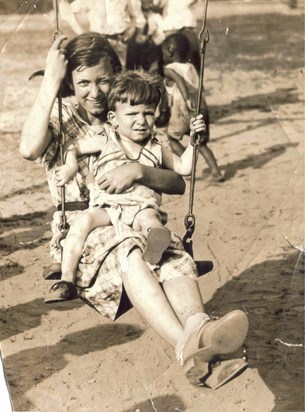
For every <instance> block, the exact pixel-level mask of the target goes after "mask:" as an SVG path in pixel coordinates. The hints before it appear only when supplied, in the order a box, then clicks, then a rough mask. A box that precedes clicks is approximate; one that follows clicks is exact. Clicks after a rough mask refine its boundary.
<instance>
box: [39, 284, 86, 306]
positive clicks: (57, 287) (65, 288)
mask: <svg viewBox="0 0 305 412" xmlns="http://www.w3.org/2000/svg"><path fill="white" fill-rule="evenodd" d="M77 297H78V296H77V290H76V286H75V284H74V283H72V282H68V281H66V280H60V281H59V282H56V283H54V284H53V285H52V286H51V288H50V291H49V293H48V295H47V297H46V299H45V301H44V303H57V302H65V301H67V300H73V299H76V298H77Z"/></svg>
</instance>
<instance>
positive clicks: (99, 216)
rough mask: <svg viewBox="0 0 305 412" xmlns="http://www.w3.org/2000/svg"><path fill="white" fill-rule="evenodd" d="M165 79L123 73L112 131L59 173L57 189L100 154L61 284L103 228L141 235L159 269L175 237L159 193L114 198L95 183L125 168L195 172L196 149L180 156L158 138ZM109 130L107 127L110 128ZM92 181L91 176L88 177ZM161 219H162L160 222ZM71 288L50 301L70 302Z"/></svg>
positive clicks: (198, 127) (81, 146)
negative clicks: (125, 228) (83, 161)
mask: <svg viewBox="0 0 305 412" xmlns="http://www.w3.org/2000/svg"><path fill="white" fill-rule="evenodd" d="M161 85H162V78H161V77H160V76H158V75H151V74H148V73H144V72H139V71H130V72H126V73H123V74H119V75H118V76H117V78H116V79H115V81H114V83H113V85H112V88H111V91H110V93H109V95H108V108H109V112H108V120H109V122H110V123H111V125H112V127H113V130H111V129H110V128H109V129H108V132H106V134H105V135H104V134H100V135H99V134H97V135H95V136H93V137H92V138H86V139H80V140H78V141H77V142H74V143H73V144H71V143H70V144H69V145H68V147H67V156H66V164H65V165H64V166H62V167H60V168H59V170H58V171H57V179H58V185H63V184H65V183H66V182H67V181H68V180H69V179H71V178H72V177H74V175H75V174H76V173H77V170H78V163H77V156H79V155H84V154H94V153H95V154H96V156H95V157H92V159H93V161H92V162H91V169H92V171H93V174H94V177H95V180H92V181H91V182H89V181H88V182H87V183H88V187H89V188H90V206H91V207H90V208H89V209H88V211H84V212H83V213H82V215H81V217H80V219H82V224H81V227H82V230H79V221H77V220H75V221H74V222H73V223H72V224H71V227H70V230H69V233H68V235H67V238H66V240H65V245H64V251H63V260H62V280H64V281H66V282H70V283H71V284H73V280H74V276H75V271H76V268H77V265H78V262H79V259H80V256H81V251H82V245H83V244H84V241H85V239H86V238H87V236H88V234H89V233H90V232H91V231H92V230H93V229H95V228H97V227H100V226H108V225H111V224H113V225H114V226H116V227H117V228H118V230H119V229H120V225H121V224H124V225H129V226H132V227H133V228H134V229H135V230H137V231H142V232H143V234H144V235H145V237H146V239H147V245H146V249H145V250H144V254H143V258H144V259H145V260H146V261H148V262H149V263H152V264H157V263H158V262H159V261H160V260H161V258H162V255H163V252H164V251H165V250H166V249H167V247H168V246H169V244H170V241H171V234H170V232H169V230H168V229H167V228H165V227H164V226H163V223H164V222H165V219H164V213H163V212H162V211H161V210H160V204H161V196H160V194H159V193H157V192H155V191H153V190H152V189H149V188H148V187H146V186H143V185H134V186H133V187H132V188H131V189H129V190H128V191H125V192H124V193H122V194H112V193H111V194H110V193H107V191H104V190H101V189H100V188H99V187H98V185H97V183H96V181H98V180H99V179H100V178H101V177H102V176H103V175H104V174H105V173H107V172H108V171H109V170H112V169H114V168H116V167H118V166H120V165H122V164H124V163H128V162H140V163H142V164H145V165H147V166H153V167H164V168H168V169H172V170H174V171H175V172H176V173H178V174H180V175H188V174H190V172H191V167H192V155H193V149H192V146H191V144H190V143H189V144H188V147H187V148H186V150H185V151H184V153H183V154H182V156H181V157H179V156H177V155H175V154H174V153H172V152H171V151H170V150H169V149H166V148H164V147H162V146H161V145H160V143H159V142H158V140H157V137H156V136H155V135H154V122H155V111H156V108H157V105H158V103H159V101H160V97H161V89H162V86H161ZM191 126H192V128H193V130H194V132H195V133H203V132H205V123H204V120H203V116H202V115H199V116H197V118H196V119H191V125H189V129H191ZM106 130H107V128H106ZM88 179H92V176H90V175H88ZM162 217H163V218H162ZM70 290H73V288H72V287H71V288H70V287H69V283H68V284H67V290H65V291H63V290H52V289H51V292H50V295H51V297H50V298H51V299H52V302H55V301H56V297H55V294H57V293H59V296H58V300H60V301H62V300H63V294H64V295H65V296H66V297H67V300H68V299H69V291H70Z"/></svg>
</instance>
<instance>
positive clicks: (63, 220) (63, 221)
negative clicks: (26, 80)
mask: <svg viewBox="0 0 305 412" xmlns="http://www.w3.org/2000/svg"><path fill="white" fill-rule="evenodd" d="M53 8H54V13H55V30H54V33H53V41H55V40H56V39H57V38H58V37H59V36H61V35H62V33H61V31H60V30H59V5H58V0H53ZM57 100H58V118H59V155H60V162H61V165H64V163H65V153H64V146H65V135H64V133H63V114H62V85H61V86H60V89H59V91H58V94H57ZM60 196H61V216H60V222H59V224H58V229H59V233H58V236H57V237H56V240H55V242H56V244H57V245H58V247H60V248H61V249H62V245H61V243H60V242H61V240H63V239H64V238H65V237H66V236H67V232H68V230H69V224H68V222H67V216H66V213H65V203H66V191H65V186H61V188H60Z"/></svg>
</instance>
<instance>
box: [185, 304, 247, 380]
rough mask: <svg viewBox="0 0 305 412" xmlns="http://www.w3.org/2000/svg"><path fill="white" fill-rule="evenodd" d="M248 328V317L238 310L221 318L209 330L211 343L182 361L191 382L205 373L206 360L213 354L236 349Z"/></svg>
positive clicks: (208, 360)
mask: <svg viewBox="0 0 305 412" xmlns="http://www.w3.org/2000/svg"><path fill="white" fill-rule="evenodd" d="M248 328H249V321H248V317H247V315H246V314H245V313H244V312H242V311H240V310H236V311H232V312H230V313H228V314H227V315H226V316H224V317H223V318H221V319H220V320H219V321H218V324H217V327H216V328H215V329H214V330H213V331H212V332H211V336H210V340H211V343H210V344H209V345H208V346H205V347H204V348H202V349H199V350H198V351H197V352H195V353H194V355H193V356H191V357H190V358H189V359H187V360H186V361H185V362H184V371H185V374H186V376H187V377H188V379H189V380H190V381H191V383H192V384H194V383H193V382H194V381H197V384H198V383H200V382H198V381H199V380H200V379H202V378H203V377H204V376H205V375H206V374H207V369H208V366H207V365H208V362H210V361H211V360H212V359H213V358H214V357H215V356H217V355H225V354H227V353H232V352H235V351H237V349H239V348H240V347H241V346H242V344H243V343H244V341H245V339H246V336H247V333H248Z"/></svg>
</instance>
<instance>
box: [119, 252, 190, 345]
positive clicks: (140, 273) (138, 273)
mask: <svg viewBox="0 0 305 412" xmlns="http://www.w3.org/2000/svg"><path fill="white" fill-rule="evenodd" d="M122 280H123V284H124V287H125V289H126V292H127V295H128V297H129V299H130V301H131V303H132V304H133V306H134V307H135V309H136V310H137V311H138V312H139V314H140V315H141V316H142V317H143V318H144V319H145V321H146V322H147V323H148V324H149V325H150V326H151V327H152V328H153V329H154V330H155V331H156V332H157V333H158V334H159V335H160V336H161V337H162V338H163V339H165V340H166V341H167V342H168V343H169V344H170V345H172V346H173V347H175V346H176V344H177V342H178V340H179V339H180V338H181V336H182V335H183V327H182V325H181V323H180V322H179V320H178V319H177V317H176V315H175V312H174V311H173V309H172V307H171V305H170V303H169V301H168V299H167V297H166V295H165V293H164V291H163V290H162V288H161V286H160V284H159V282H158V280H157V279H156V278H155V277H154V275H153V274H152V272H151V271H150V269H149V268H148V266H147V265H146V263H145V262H144V261H143V259H142V252H141V250H140V249H138V248H137V249H135V250H133V251H132V252H131V253H130V255H129V257H128V269H127V271H126V272H123V273H122Z"/></svg>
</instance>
